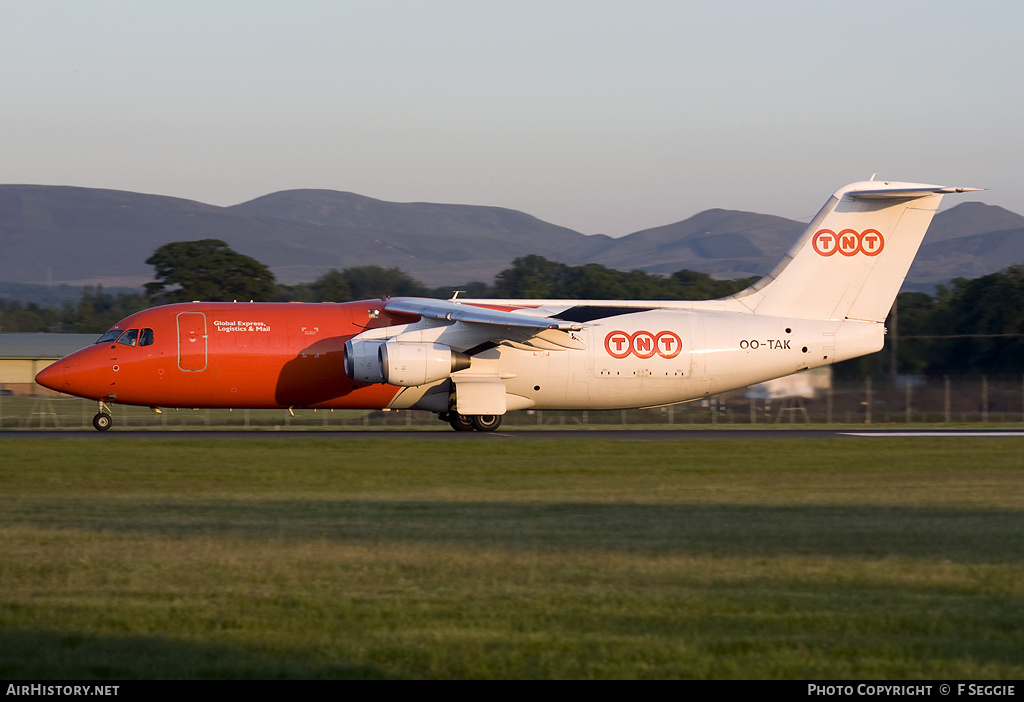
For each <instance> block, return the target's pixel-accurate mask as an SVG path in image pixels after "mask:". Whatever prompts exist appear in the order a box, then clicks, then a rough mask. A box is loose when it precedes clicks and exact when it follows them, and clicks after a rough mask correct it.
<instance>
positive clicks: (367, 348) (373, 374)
mask: <svg viewBox="0 0 1024 702" xmlns="http://www.w3.org/2000/svg"><path fill="white" fill-rule="evenodd" d="M383 343H384V342H382V341H381V340H379V339H368V340H365V341H363V340H357V339H349V340H348V341H346V342H345V372H346V373H347V374H348V377H349V378H352V380H357V381H359V382H360V383H383V382H384V378H383V377H381V374H380V347H381V344H383Z"/></svg>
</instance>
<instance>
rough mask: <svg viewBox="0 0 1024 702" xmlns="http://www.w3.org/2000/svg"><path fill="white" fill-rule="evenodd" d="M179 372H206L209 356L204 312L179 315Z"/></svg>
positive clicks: (181, 313) (180, 313)
mask: <svg viewBox="0 0 1024 702" xmlns="http://www.w3.org/2000/svg"><path fill="white" fill-rule="evenodd" d="M177 324H178V370H180V371H183V372H185V373H200V372H202V371H204V370H206V363H207V357H208V354H209V348H208V347H209V344H208V338H209V337H208V336H207V334H206V315H205V314H204V313H202V312H179V313H178V319H177Z"/></svg>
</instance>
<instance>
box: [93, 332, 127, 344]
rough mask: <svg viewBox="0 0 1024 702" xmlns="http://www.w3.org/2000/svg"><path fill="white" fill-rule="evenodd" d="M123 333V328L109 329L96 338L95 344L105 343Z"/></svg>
mask: <svg viewBox="0 0 1024 702" xmlns="http://www.w3.org/2000/svg"><path fill="white" fill-rule="evenodd" d="M123 333H124V329H111V330H110V331H108V332H106V333H105V334H103V336H101V337H100V338H99V339H97V340H96V343H97V344H107V343H110V342H111V341H114V340H115V339H116V338H117V337H119V336H121V334H123Z"/></svg>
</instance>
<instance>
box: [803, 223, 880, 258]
mask: <svg viewBox="0 0 1024 702" xmlns="http://www.w3.org/2000/svg"><path fill="white" fill-rule="evenodd" d="M811 245H812V246H813V247H814V251H815V253H817V254H818V255H819V256H833V255H835V254H836V252H838V253H841V254H842V255H843V256H856V255H857V254H864V255H865V256H877V255H878V254H880V253H882V249H883V248H885V239H883V238H882V234H881V232H879V231H878V230H877V229H865V230H864V231H862V232H858V231H854V230H853V229H844V230H843V231H841V232H839V233H838V234H836V233H835V232H834V231H832V230H831V229H820V230H818V231H816V232H815V233H814V236H813V237H812V238H811Z"/></svg>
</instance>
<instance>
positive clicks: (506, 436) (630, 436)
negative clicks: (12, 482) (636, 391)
mask: <svg viewBox="0 0 1024 702" xmlns="http://www.w3.org/2000/svg"><path fill="white" fill-rule="evenodd" d="M56 437H60V438H77V439H92V440H96V441H131V440H139V439H144V440H148V441H152V440H154V439H189V440H195V439H202V438H218V439H238V440H239V441H246V440H255V439H274V440H287V439H320V440H324V439H327V440H334V441H349V440H354V439H360V440H380V441H394V440H396V439H402V440H408V439H413V440H421V441H502V440H504V441H516V440H522V439H531V440H548V441H558V440H564V439H583V438H586V439H594V440H601V441H609V440H612V441H614V440H619V441H689V440H694V439H701V440H708V439H710V440H716V441H728V440H730V439H766V440H772V439H835V438H843V439H850V438H854V439H873V438H934V439H939V438H973V437H985V438H1011V437H1018V438H1019V437H1024V431H1021V430H1017V429H1006V430H991V429H984V430H981V429H979V430H963V429H934V430H920V429H908V430H894V431H879V430H849V429H845V430H844V429H629V430H565V431H536V430H523V431H519V430H516V431H501V430H499V431H496V432H490V433H488V432H454V431H450V430H448V429H443V428H442V429H438V430H428V431H423V430H420V431H402V430H369V431H367V430H339V431H330V430H326V431H324V430H314V431H305V430H285V431H192V430H185V431H176V430H163V431H132V430H123V429H122V430H120V431H119V430H117V429H113V430H111V431H108V432H98V431H93V430H82V431H56V430H55V431H46V430H35V431H3V432H0V439H2V438H11V439H33V438H38V439H53V438H56Z"/></svg>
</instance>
